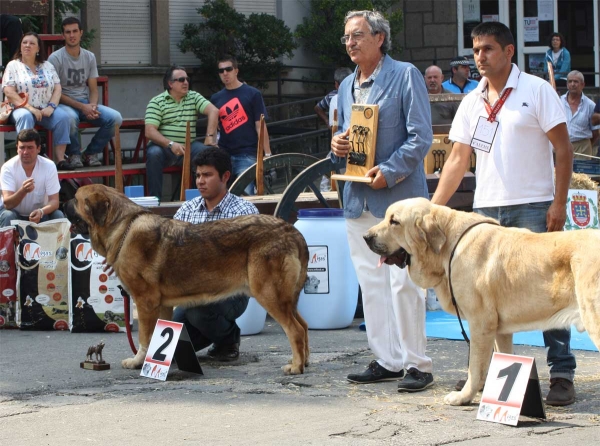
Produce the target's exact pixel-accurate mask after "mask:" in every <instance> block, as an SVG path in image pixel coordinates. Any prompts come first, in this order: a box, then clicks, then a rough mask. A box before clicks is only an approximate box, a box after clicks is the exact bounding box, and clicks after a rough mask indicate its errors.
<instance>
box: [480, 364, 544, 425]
mask: <svg viewBox="0 0 600 446" xmlns="http://www.w3.org/2000/svg"><path fill="white" fill-rule="evenodd" d="M519 415H527V416H531V417H537V418H546V413H545V411H544V405H543V403H542V393H541V391H540V382H539V379H538V374H537V368H536V366H535V359H534V358H530V357H528V356H517V355H508V354H505V353H494V355H493V356H492V362H491V364H490V369H489V371H488V375H487V379H486V380H485V387H484V389H483V394H482V395H481V403H480V404H479V410H478V411H477V419H478V420H483V421H491V422H493V423H502V424H510V425H512V426H516V425H517V423H518V422H519Z"/></svg>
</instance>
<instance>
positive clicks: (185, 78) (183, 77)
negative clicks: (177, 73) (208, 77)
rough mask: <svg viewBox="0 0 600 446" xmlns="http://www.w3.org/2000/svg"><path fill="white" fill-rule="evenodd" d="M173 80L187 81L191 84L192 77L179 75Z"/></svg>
mask: <svg viewBox="0 0 600 446" xmlns="http://www.w3.org/2000/svg"><path fill="white" fill-rule="evenodd" d="M173 82H181V83H184V82H187V83H188V84H189V83H190V78H189V77H185V76H182V77H177V78H175V79H173Z"/></svg>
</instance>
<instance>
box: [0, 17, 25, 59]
mask: <svg viewBox="0 0 600 446" xmlns="http://www.w3.org/2000/svg"><path fill="white" fill-rule="evenodd" d="M0 36H2V37H6V40H7V41H8V60H12V58H13V56H14V55H15V53H16V52H17V50H18V49H19V42H20V41H21V37H22V36H23V30H22V29H21V21H20V20H19V18H18V17H15V16H14V15H8V14H0ZM1 58H2V54H0V65H4V64H3V63H2V60H1ZM6 63H7V64H8V62H6Z"/></svg>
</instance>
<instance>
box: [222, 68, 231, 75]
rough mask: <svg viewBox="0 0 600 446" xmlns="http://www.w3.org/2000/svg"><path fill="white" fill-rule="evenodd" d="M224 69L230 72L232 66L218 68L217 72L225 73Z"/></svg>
mask: <svg viewBox="0 0 600 446" xmlns="http://www.w3.org/2000/svg"><path fill="white" fill-rule="evenodd" d="M226 71H227V72H228V73H230V72H232V71H233V67H225V68H219V73H220V74H223V73H225V72H226Z"/></svg>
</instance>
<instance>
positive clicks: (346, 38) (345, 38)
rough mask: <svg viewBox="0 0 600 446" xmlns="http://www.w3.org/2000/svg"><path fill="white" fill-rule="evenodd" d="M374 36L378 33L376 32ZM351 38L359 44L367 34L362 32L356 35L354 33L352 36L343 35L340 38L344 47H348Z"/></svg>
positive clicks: (357, 32)
mask: <svg viewBox="0 0 600 446" xmlns="http://www.w3.org/2000/svg"><path fill="white" fill-rule="evenodd" d="M373 34H377V33H376V32H375V33H373ZM350 38H352V39H354V41H355V42H358V41H359V40H362V39H364V38H365V33H363V32H362V31H356V32H355V33H352V34H350V35H348V34H346V35H343V36H342V37H340V42H342V45H346V44H347V43H348V42H350Z"/></svg>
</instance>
